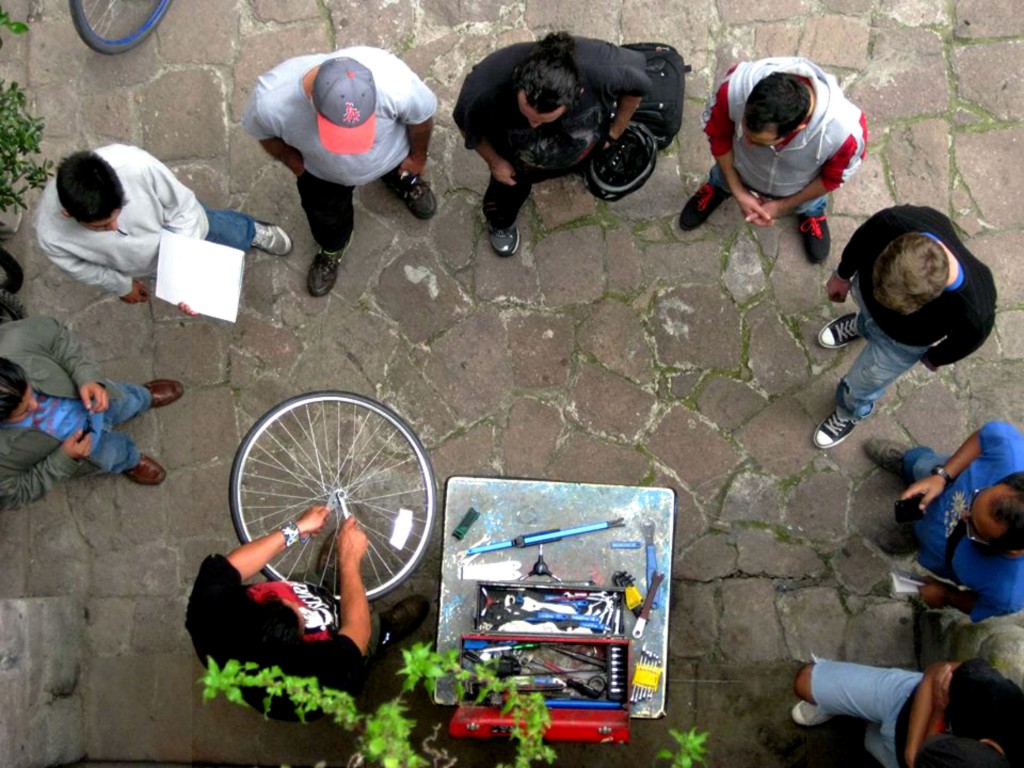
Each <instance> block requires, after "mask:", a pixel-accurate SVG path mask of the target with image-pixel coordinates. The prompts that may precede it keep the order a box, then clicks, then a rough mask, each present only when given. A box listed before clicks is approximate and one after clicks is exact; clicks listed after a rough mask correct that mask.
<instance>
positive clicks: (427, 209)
mask: <svg viewBox="0 0 1024 768" xmlns="http://www.w3.org/2000/svg"><path fill="white" fill-rule="evenodd" d="M388 186H389V187H391V188H392V189H393V190H394V191H395V194H397V195H398V196H399V197H400V198H402V200H404V201H405V207H406V208H408V209H409V212H410V213H411V214H412V215H413V216H415V217H416V218H417V219H429V218H431V217H432V216H433V215H434V214H435V213H436V212H437V199H436V198H435V197H434V191H433V190H432V189H431V188H430V182H429V181H427V180H426V179H422V178H420V177H419V176H411V177H410V176H408V175H407V176H405V177H404V178H402V177H399V179H398V181H397V182H395V183H391V182H390V181H389V182H388Z"/></svg>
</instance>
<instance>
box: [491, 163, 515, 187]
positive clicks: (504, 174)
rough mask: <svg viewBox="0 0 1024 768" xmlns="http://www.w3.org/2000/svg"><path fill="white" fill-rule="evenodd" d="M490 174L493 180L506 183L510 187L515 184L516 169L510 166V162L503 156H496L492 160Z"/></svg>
mask: <svg viewBox="0 0 1024 768" xmlns="http://www.w3.org/2000/svg"><path fill="white" fill-rule="evenodd" d="M489 165H490V168H491V176H493V177H494V180H495V181H497V182H499V183H501V184H507V185H508V186H510V187H514V186H515V185H516V169H515V168H513V167H512V163H510V162H509V161H508V160H505V159H504V158H501V157H499V158H496V159H495V160H494V162H492V163H490V164H489Z"/></svg>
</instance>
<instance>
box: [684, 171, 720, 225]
mask: <svg viewBox="0 0 1024 768" xmlns="http://www.w3.org/2000/svg"><path fill="white" fill-rule="evenodd" d="M727 197H728V195H727V194H726V193H725V192H724V191H723V190H721V189H719V188H718V187H716V186H715V185H714V184H712V183H711V182H705V184H704V186H702V187H701V188H700V189H698V190H697V191H696V192H695V193H694V195H693V197H691V198H690V199H689V200H687V201H686V205H684V206H683V210H682V212H681V213H680V214H679V228H680V229H682V230H684V231H688V230H691V229H696V228H697V227H699V226H700V225H701V224H703V223H704V222H705V221H707V220H708V216H710V215H711V214H712V213H713V212H714V210H715V208H717V207H718V206H720V205H721V204H722V203H723V202H724V201H725V199H726V198H727Z"/></svg>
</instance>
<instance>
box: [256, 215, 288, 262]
mask: <svg viewBox="0 0 1024 768" xmlns="http://www.w3.org/2000/svg"><path fill="white" fill-rule="evenodd" d="M252 247H253V248H259V249H260V250H261V251H264V252H266V253H270V254H273V255H274V256H284V255H285V254H287V253H290V252H291V250H292V239H291V238H290V237H288V233H287V232H285V231H284V230H283V229H281V228H280V227H279V226H277V225H276V224H267V223H266V222H265V221H257V222H256V234H255V236H254V237H253V238H252Z"/></svg>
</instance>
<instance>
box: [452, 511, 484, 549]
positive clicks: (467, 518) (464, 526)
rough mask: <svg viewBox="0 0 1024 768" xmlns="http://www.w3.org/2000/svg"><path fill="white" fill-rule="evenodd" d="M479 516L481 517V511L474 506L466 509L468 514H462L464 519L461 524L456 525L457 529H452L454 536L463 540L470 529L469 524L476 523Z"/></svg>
mask: <svg viewBox="0 0 1024 768" xmlns="http://www.w3.org/2000/svg"><path fill="white" fill-rule="evenodd" d="M478 517H480V513H479V512H477V511H476V510H475V509H473V507H470V508H469V509H468V510H467V511H466V514H465V515H463V516H462V520H460V521H459V524H458V525H457V526H455V530H454V531H452V536H454V537H455V538H456V539H459V540H460V541H461V540H462V538H463V537H464V536H465V535H466V532H467V531H468V530H469V526H471V525H472V524H473V523H475V522H476V519H477V518H478Z"/></svg>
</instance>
